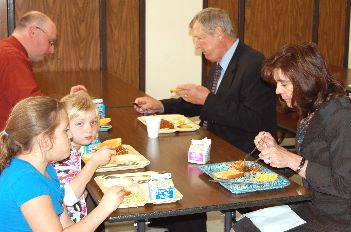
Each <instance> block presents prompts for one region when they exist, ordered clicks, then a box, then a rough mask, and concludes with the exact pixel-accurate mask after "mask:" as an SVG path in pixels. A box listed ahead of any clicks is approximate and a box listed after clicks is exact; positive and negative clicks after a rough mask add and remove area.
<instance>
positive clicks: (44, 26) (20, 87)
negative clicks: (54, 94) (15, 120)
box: [0, 11, 86, 130]
mask: <svg viewBox="0 0 351 232" xmlns="http://www.w3.org/2000/svg"><path fill="white" fill-rule="evenodd" d="M56 35H57V30H56V25H55V24H54V22H53V21H52V20H51V19H50V18H49V17H48V16H47V15H45V14H43V13H41V12H38V11H31V12H28V13H26V14H25V15H23V16H22V17H21V19H20V20H19V22H18V25H17V27H16V29H15V31H14V32H13V34H12V35H11V36H10V37H8V38H6V39H4V40H2V41H0V130H2V129H3V128H4V126H5V123H6V120H7V118H8V116H9V113H10V111H11V109H12V107H13V106H14V105H15V104H16V103H17V102H18V101H20V100H22V99H24V98H26V97H29V96H38V95H43V93H42V92H41V91H40V89H39V86H38V84H37V83H36V81H35V80H34V74H33V69H32V62H38V61H41V60H43V59H44V58H45V57H46V56H47V55H49V54H52V53H54V47H55V41H56ZM80 90H84V91H86V88H85V87H84V86H81V85H78V86H74V87H72V88H71V93H72V92H77V91H80Z"/></svg>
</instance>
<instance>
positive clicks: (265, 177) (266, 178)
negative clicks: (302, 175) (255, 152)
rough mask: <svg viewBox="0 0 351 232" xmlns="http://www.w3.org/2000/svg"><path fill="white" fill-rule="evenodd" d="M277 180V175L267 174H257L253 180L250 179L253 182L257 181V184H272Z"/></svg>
mask: <svg viewBox="0 0 351 232" xmlns="http://www.w3.org/2000/svg"><path fill="white" fill-rule="evenodd" d="M276 179H278V175H277V174H267V173H260V174H257V175H256V176H255V177H254V178H251V180H253V181H258V182H272V181H275V180H276Z"/></svg>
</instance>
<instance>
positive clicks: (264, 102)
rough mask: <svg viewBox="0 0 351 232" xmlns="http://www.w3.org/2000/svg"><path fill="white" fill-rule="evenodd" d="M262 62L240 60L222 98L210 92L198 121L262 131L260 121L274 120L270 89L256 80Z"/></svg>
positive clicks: (259, 79)
mask: <svg viewBox="0 0 351 232" xmlns="http://www.w3.org/2000/svg"><path fill="white" fill-rule="evenodd" d="M262 59H263V57H262V58H258V57H248V58H240V61H239V63H238V68H237V70H236V72H234V73H233V74H232V75H233V76H232V78H233V79H234V80H233V82H232V85H231V86H230V87H228V89H227V93H226V97H223V96H220V95H218V94H217V95H214V94H212V93H210V94H209V96H208V97H207V99H206V101H205V104H204V106H203V108H202V111H201V115H200V117H201V119H202V120H207V121H210V122H212V123H213V124H218V125H222V126H226V127H234V128H239V129H241V130H243V131H249V132H257V130H258V128H264V118H265V117H266V118H267V117H275V94H274V91H273V87H271V86H269V84H268V83H265V82H264V81H263V80H262V79H261V77H260V68H261V62H262ZM222 81H223V80H222ZM221 85H222V83H221Z"/></svg>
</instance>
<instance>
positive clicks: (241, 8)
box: [237, 0, 245, 42]
mask: <svg viewBox="0 0 351 232" xmlns="http://www.w3.org/2000/svg"><path fill="white" fill-rule="evenodd" d="M237 28H238V35H237V36H238V38H239V40H241V41H242V42H244V38H245V0H239V1H238V23H237Z"/></svg>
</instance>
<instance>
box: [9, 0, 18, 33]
mask: <svg viewBox="0 0 351 232" xmlns="http://www.w3.org/2000/svg"><path fill="white" fill-rule="evenodd" d="M15 26H16V18H15V0H7V33H8V35H9V36H10V35H11V34H12V32H13V31H14V30H15Z"/></svg>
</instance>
